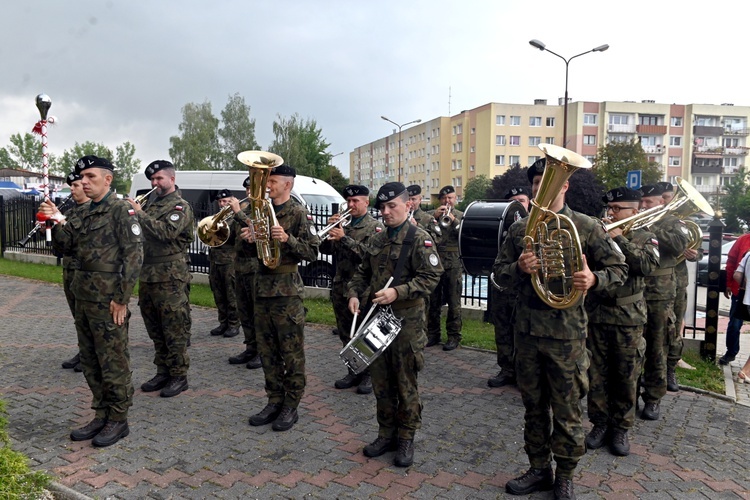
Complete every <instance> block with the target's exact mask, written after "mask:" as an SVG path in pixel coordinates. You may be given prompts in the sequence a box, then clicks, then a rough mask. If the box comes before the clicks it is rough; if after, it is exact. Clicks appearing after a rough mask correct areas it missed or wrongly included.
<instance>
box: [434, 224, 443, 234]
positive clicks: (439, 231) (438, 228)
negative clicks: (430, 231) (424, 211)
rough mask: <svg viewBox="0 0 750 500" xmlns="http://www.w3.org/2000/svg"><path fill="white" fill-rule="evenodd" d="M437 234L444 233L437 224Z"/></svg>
mask: <svg viewBox="0 0 750 500" xmlns="http://www.w3.org/2000/svg"><path fill="white" fill-rule="evenodd" d="M435 232H436V233H437V234H440V233H442V232H443V231H442V230H441V229H440V226H438V225H437V224H435Z"/></svg>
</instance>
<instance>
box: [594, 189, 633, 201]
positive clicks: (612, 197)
mask: <svg viewBox="0 0 750 500" xmlns="http://www.w3.org/2000/svg"><path fill="white" fill-rule="evenodd" d="M602 201H603V202H604V203H609V202H611V201H641V192H640V191H638V190H637V189H631V188H629V187H618V188H614V189H610V190H609V191H607V192H606V193H604V196H602Z"/></svg>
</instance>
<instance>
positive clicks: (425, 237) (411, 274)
mask: <svg viewBox="0 0 750 500" xmlns="http://www.w3.org/2000/svg"><path fill="white" fill-rule="evenodd" d="M407 224H408V223H406V222H405V223H404V224H403V225H402V226H401V229H400V230H399V231H398V233H396V235H395V236H393V237H389V236H388V231H387V230H386V231H382V232H380V233H378V234H376V235H375V237H374V238H372V240H371V242H370V246H369V247H368V248H367V254H366V255H365V256H364V258H363V260H362V264H360V265H359V267H358V268H357V272H356V273H355V274H354V277H353V278H352V280H351V281H350V282H349V287H348V289H347V297H349V298H352V297H356V298H359V300H360V302H361V303H363V304H364V303H369V302H371V300H372V298H373V297H374V295H375V292H377V291H379V290H382V289H383V287H384V286H385V284H386V283H387V282H388V279H389V278H390V277H391V276H393V272H394V271H395V270H396V263H397V262H398V258H399V255H400V254H401V248H402V247H403V243H404V239H405V238H406V234H407V232H408V229H409V227H408V225H407ZM442 273H443V266H442V264H441V263H440V258H439V257H438V254H437V251H436V250H435V245H434V244H433V243H432V241H431V237H430V235H429V234H427V231H425V230H423V229H420V228H419V227H417V228H416V234H415V235H414V243H412V245H411V248H410V250H409V254H408V255H407V258H406V262H405V264H404V269H403V272H402V274H401V277H400V278H401V284H400V285H398V286H396V287H395V288H396V292H398V298H397V299H396V301H395V302H393V304H391V306H392V307H393V309H394V310H398V309H401V308H412V307H423V306H424V300H423V298H424V297H428V296H429V295H430V294H431V293H432V292H433V290H435V287H436V286H437V284H438V282H439V281H440V275H441V274H442Z"/></svg>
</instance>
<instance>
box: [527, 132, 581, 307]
mask: <svg viewBox="0 0 750 500" xmlns="http://www.w3.org/2000/svg"><path fill="white" fill-rule="evenodd" d="M539 149H541V150H542V151H544V154H545V156H546V160H547V163H546V166H545V168H544V174H543V175H542V181H541V183H540V184H539V190H538V191H537V195H536V197H535V198H534V199H533V200H532V201H531V211H530V212H529V220H528V224H527V225H526V233H525V236H524V238H523V241H524V244H525V246H526V248H531V250H532V251H533V252H534V253H535V254H536V256H537V258H538V259H539V269H538V270H537V272H536V273H535V274H532V276H531V283H532V285H533V286H534V290H535V291H536V293H537V295H538V296H539V298H540V299H542V301H544V303H545V304H547V305H548V306H550V307H552V308H553V309H567V308H569V307H573V306H575V305H577V304H578V303H579V302H580V301H581V299H582V298H583V292H581V291H580V290H576V289H575V288H574V287H573V273H576V272H578V271H581V270H582V269H583V258H582V250H581V241H580V239H579V237H578V230H577V229H576V227H575V225H574V224H573V221H572V220H570V219H569V218H568V217H566V216H564V215H560V214H558V213H555V212H553V211H552V210H549V206H550V205H551V204H552V202H553V201H554V200H555V198H557V196H558V194H560V191H561V190H562V187H563V185H564V184H565V182H567V180H568V179H569V178H570V176H571V175H573V173H574V172H575V171H576V170H578V169H581V168H586V169H588V168H591V162H590V161H588V160H587V159H586V158H584V157H583V156H581V155H579V154H577V153H574V152H573V151H570V150H568V149H565V148H561V147H560V146H555V145H553V144H540V145H539ZM550 224H551V227H550Z"/></svg>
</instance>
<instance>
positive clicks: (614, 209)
mask: <svg viewBox="0 0 750 500" xmlns="http://www.w3.org/2000/svg"><path fill="white" fill-rule="evenodd" d="M610 210H612V213H616V214H619V213H620V210H635V211H637V210H638V209H637V208H633V207H621V206H619V205H607V212H609V211H610Z"/></svg>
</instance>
